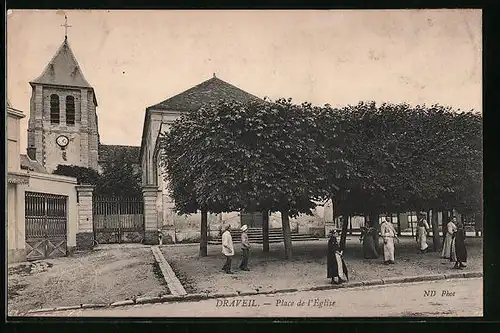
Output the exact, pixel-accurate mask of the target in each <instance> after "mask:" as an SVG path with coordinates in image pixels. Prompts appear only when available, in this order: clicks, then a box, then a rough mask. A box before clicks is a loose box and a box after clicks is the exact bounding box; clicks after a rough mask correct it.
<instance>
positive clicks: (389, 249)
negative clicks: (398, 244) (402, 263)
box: [384, 237, 394, 261]
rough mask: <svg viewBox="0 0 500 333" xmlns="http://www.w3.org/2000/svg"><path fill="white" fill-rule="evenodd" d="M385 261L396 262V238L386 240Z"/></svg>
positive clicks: (386, 238)
mask: <svg viewBox="0 0 500 333" xmlns="http://www.w3.org/2000/svg"><path fill="white" fill-rule="evenodd" d="M384 240H385V242H384V261H394V238H393V237H385V238H384Z"/></svg>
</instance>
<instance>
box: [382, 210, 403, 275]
mask: <svg viewBox="0 0 500 333" xmlns="http://www.w3.org/2000/svg"><path fill="white" fill-rule="evenodd" d="M380 236H382V239H383V241H384V264H386V265H388V264H394V238H396V239H397V240H398V242H399V238H398V236H397V233H396V229H394V226H393V225H392V223H389V222H388V221H387V219H386V218H385V217H383V218H382V224H381V225H380Z"/></svg>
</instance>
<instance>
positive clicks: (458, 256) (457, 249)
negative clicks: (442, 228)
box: [450, 223, 467, 269]
mask: <svg viewBox="0 0 500 333" xmlns="http://www.w3.org/2000/svg"><path fill="white" fill-rule="evenodd" d="M450 261H452V262H455V266H453V268H456V269H463V268H464V267H466V265H464V262H467V249H466V248H465V229H464V226H463V224H462V223H458V224H457V230H456V231H455V233H454V234H453V239H452V240H451V256H450Z"/></svg>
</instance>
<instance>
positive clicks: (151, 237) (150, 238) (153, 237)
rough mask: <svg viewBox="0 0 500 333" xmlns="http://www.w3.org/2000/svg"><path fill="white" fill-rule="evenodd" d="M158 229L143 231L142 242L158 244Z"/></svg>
mask: <svg viewBox="0 0 500 333" xmlns="http://www.w3.org/2000/svg"><path fill="white" fill-rule="evenodd" d="M158 243H159V239H158V231H157V230H155V231H149V230H148V231H145V232H144V244H147V245H158Z"/></svg>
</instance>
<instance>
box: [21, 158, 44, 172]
mask: <svg viewBox="0 0 500 333" xmlns="http://www.w3.org/2000/svg"><path fill="white" fill-rule="evenodd" d="M21 170H29V171H34V172H38V173H48V172H47V170H46V169H45V168H44V167H43V165H42V164H40V162H38V161H35V160H32V159H30V158H29V157H28V156H27V155H23V154H21Z"/></svg>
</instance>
